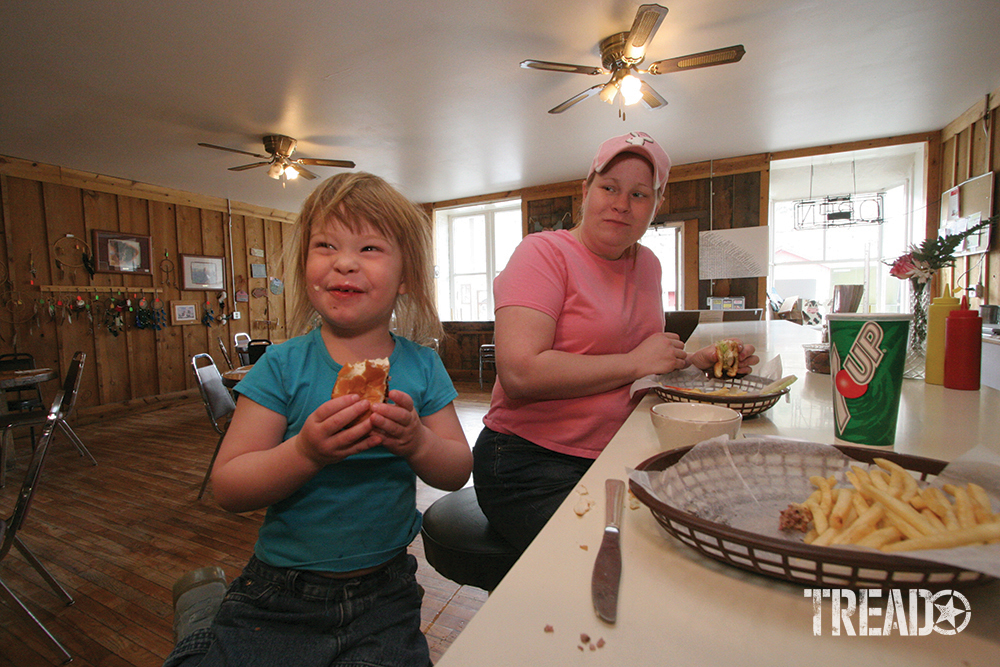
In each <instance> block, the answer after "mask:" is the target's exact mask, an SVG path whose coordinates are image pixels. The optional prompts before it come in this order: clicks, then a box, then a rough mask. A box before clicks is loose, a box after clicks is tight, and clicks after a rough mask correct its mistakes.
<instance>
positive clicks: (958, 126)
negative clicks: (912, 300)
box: [929, 89, 1000, 306]
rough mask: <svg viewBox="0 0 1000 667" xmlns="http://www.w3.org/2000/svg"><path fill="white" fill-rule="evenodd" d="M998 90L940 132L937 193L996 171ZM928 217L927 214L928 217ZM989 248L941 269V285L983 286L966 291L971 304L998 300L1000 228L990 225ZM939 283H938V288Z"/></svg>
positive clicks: (997, 193)
mask: <svg viewBox="0 0 1000 667" xmlns="http://www.w3.org/2000/svg"><path fill="white" fill-rule="evenodd" d="M998 107H1000V89H998V90H995V91H993V93H992V94H990V95H987V96H986V97H985V98H984V100H983V101H982V102H980V103H978V104H976V105H974V106H972V107H971V108H969V110H968V111H966V112H965V113H964V114H962V115H961V116H960V117H959V118H957V119H955V120H954V121H953V122H952V123H951V124H949V125H948V127H946V128H945V129H944V130H943V131H942V132H941V187H940V190H939V195H940V193H944V192H946V191H948V190H949V189H950V188H953V187H955V186H956V185H959V184H960V183H963V182H965V181H967V180H969V179H970V178H975V177H976V176H981V175H983V174H986V173H989V172H992V171H995V170H996V168H997V165H998V164H1000V141H998V140H997V132H996V129H995V128H996V123H997V121H998V120H1000V108H998ZM998 198H1000V179H996V178H995V177H994V192H993V211H992V214H994V215H995V214H996V212H997V211H998V210H1000V209H998V205H997V199H998ZM939 211H940V206H939V207H938V208H937V209H935V210H934V213H935V215H934V216H933V220H934V223H935V226H936V225H937V223H938V222H939V215H938V214H939ZM929 217H930V216H929ZM992 234H993V237H992V239H991V244H990V247H991V250H990V251H989V252H988V253H987V254H986V255H978V256H970V257H961V258H959V259H958V261H957V262H956V263H955V268H954V269H953V270H950V271H949V270H946V271H943V272H942V273H943V275H942V276H941V282H942V284H943V285H948V286H951V287H956V288H959V289H963V290H966V289H967V288H973V289H974V288H975V287H976V286H977V285H982V286H983V289H982V292H981V293H980V294H979V296H976V294H975V292H974V291H967V292H966V293H967V294H968V295H969V296H970V304H971V305H972V306H978V305H981V304H998V303H1000V240H998V239H997V237H998V236H1000V229H998V226H997V225H994V226H993V230H992ZM941 287H942V285H938V286H937V289H938V290H940V289H941Z"/></svg>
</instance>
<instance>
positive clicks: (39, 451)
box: [0, 389, 73, 662]
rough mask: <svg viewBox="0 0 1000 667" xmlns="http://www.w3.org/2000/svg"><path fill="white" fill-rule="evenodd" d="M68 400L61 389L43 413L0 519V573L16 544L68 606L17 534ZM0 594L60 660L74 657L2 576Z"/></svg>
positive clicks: (68, 599)
mask: <svg viewBox="0 0 1000 667" xmlns="http://www.w3.org/2000/svg"><path fill="white" fill-rule="evenodd" d="M67 399H72V396H71V395H69V394H67V392H66V390H65V389H60V390H59V391H58V392H57V393H56V397H55V400H54V401H53V402H52V407H51V408H49V411H48V412H47V413H46V418H45V422H44V424H45V426H44V428H43V429H42V434H41V436H39V438H38V441H37V442H36V443H35V448H34V451H33V452H32V454H31V461H30V462H29V463H28V471H27V473H25V476H24V481H23V482H22V484H21V492H20V494H19V495H18V497H17V503H16V504H15V505H14V511H13V513H12V514H11V515H10V517H8V518H6V519H0V575H2V574H3V564H4V560H5V559H6V558H7V555H8V554H9V553H10V550H11V547H17V550H18V551H19V552H21V555H22V556H23V557H24V559H25V560H26V561H28V564H29V565H31V567H32V568H34V569H35V571H36V572H38V574H39V575H40V576H41V577H42V579H44V580H45V581H46V583H48V584H49V586H51V587H52V590H53V591H54V592H55V593H56V594H57V595H59V596H60V597H61V598H62V599H63V600H65V601H66V604H67V605H71V604H73V598H72V596H70V594H69V593H67V592H66V589H64V588H63V587H62V586H61V585H60V584H59V582H58V581H56V579H55V577H53V576H52V574H51V573H50V572H49V571H48V570H47V569H46V568H45V566H44V565H42V563H41V561H39V560H38V558H37V557H36V556H35V555H34V554H33V553H32V552H31V550H30V549H28V547H27V545H25V543H24V541H23V540H22V539H21V537H20V536H19V535H18V533H19V532H20V530H21V529H22V528H23V527H24V522H25V520H26V519H27V517H28V510H29V509H30V507H31V500H32V498H33V497H34V495H35V491H37V489H38V479H39V476H40V475H41V472H42V467H43V466H44V464H45V458H46V455H47V454H48V451H49V443H51V441H52V435H53V433H54V432H55V430H56V425H57V424H59V423H60V422H62V421H63V420H64V419H65V417H66V411H65V407H66V406H67V405H70V404H71V403H72V401H71V400H67ZM0 593H2V594H3V597H5V598H6V599H7V600H9V601H10V602H11V603H12V605H11V606H12V608H13V609H14V611H15V612H16V613H18V614H20V615H21V616H22V617H23V618H24V619H25V620H27V621H28V622H30V623H33V624H34V625H36V626H37V627H38V628H39V629H40V630H41V631H42V632H43V633H44V634H45V636H46V637H48V639H49V641H50V642H52V645H53V646H54V647H55V648H56V650H58V651H59V653H60V654H62V656H63V657H64V658H65V659H64V661H63V662H69V661H70V660H72V659H73V656H71V655H70V653H69V651H67V650H66V647H64V646H63V645H62V644H61V643H60V642H59V640H58V639H56V638H55V636H54V635H53V634H52V633H51V632H49V630H48V628H46V627H45V626H44V625H43V624H42V622H41V621H40V620H38V617H36V616H35V615H34V614H33V613H32V612H31V610H30V609H28V607H26V606H25V604H24V602H22V601H21V599H20V598H19V597H17V595H15V594H14V591H12V590H11V589H10V587H9V586H8V585H7V582H5V581H4V580H3V577H2V576H0Z"/></svg>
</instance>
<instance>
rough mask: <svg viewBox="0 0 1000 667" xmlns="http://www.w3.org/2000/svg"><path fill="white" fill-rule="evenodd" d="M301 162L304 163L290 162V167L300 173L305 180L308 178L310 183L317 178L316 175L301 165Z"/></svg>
mask: <svg viewBox="0 0 1000 667" xmlns="http://www.w3.org/2000/svg"><path fill="white" fill-rule="evenodd" d="M299 162H302V160H295V161H294V162H289V163H288V166H289V167H291V168H292V169H294V170H295V171H297V172H299V176H301V177H303V178H308V179H309V180H310V181H311V180H313V179H315V178H317V176H316V174H314V173H312V172H311V171H309V170H308V169H306V168H305V167H303V166H302V165H301V164H299Z"/></svg>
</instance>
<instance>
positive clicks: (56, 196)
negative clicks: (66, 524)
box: [0, 91, 1000, 418]
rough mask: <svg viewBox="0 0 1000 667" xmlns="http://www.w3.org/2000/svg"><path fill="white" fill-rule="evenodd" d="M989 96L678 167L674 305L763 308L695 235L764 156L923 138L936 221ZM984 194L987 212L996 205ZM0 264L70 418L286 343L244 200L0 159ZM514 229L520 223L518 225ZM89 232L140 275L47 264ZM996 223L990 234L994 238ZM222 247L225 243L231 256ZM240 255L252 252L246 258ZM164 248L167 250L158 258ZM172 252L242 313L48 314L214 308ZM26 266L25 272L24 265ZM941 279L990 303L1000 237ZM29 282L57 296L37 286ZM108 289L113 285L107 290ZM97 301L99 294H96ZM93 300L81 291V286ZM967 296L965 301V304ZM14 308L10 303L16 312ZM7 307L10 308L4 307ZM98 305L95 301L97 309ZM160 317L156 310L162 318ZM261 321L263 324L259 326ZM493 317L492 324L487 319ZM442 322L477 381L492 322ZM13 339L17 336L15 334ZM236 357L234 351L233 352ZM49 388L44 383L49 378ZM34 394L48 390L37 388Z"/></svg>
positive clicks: (984, 122)
mask: <svg viewBox="0 0 1000 667" xmlns="http://www.w3.org/2000/svg"><path fill="white" fill-rule="evenodd" d="M998 106H1000V91H994V92H993V93H992V94H991V95H989V96H987V97H986V99H985V100H984V102H983V103H980V104H977V105H974V106H973V107H972V108H970V109H969V111H967V112H966V113H965V114H963V115H962V116H961V117H960V118H957V119H956V120H955V121H954V122H953V123H951V124H950V125H949V126H948V127H946V128H944V129H943V130H942V131H940V132H931V133H926V134H921V135H910V136H905V137H894V138H885V139H871V140H867V141H860V142H855V143H852V144H848V145H838V146H818V147H812V148H804V149H799V150H793V151H785V152H782V153H780V154H773V155H749V156H741V157H735V158H727V159H722V160H713V161H711V162H702V163H696V164H688V165H677V166H675V167H673V169H672V170H671V173H670V182H669V183H668V186H667V192H666V197H665V200H664V204H663V206H662V207H661V209H660V211H659V213H658V215H659V217H660V218H661V219H664V220H670V221H678V222H683V223H684V231H683V237H684V258H685V260H684V267H683V275H684V285H685V288H684V295H683V302H682V303H681V304H679V307H681V308H687V309H695V308H704V304H705V300H706V298H707V297H708V296H710V295H713V296H744V297H746V305H747V307H748V308H758V307H763V306H764V305H766V300H765V290H766V279H765V278H751V279H736V280H716V281H702V280H699V279H698V233H699V232H701V231H706V230H709V229H735V228H742V227H754V226H760V225H766V224H767V215H768V206H767V200H768V188H769V164H770V161H771V160H772V159H785V158H790V157H802V156H806V155H821V154H824V153H835V152H842V151H845V150H857V149H861V148H871V147H874V146H880V145H883V146H884V145H893V144H898V143H912V142H914V141H926V142H927V143H928V146H929V148H930V150H929V154H930V157H929V159H928V164H927V174H928V195H927V206H928V210H930V211H933V213H932V214H931V215H928V231H929V233H933V232H934V231H935V230H936V226H937V215H936V212H937V211H938V210H939V206H940V197H941V193H942V192H944V191H945V190H947V189H948V188H950V187H952V186H954V185H956V184H958V183H961V182H963V181H965V180H967V179H969V178H971V177H974V176H978V175H980V174H983V173H986V172H988V171H992V170H993V169H994V168H995V165H996V163H997V161H998V159H1000V142H998V141H997V140H996V137H995V134H996V133H995V131H994V127H995V125H996V121H997V120H1000V118H998V115H1000V111H998ZM565 196H571V197H572V198H573V215H574V217H576V216H577V215H578V214H579V206H580V198H581V190H580V181H578V180H577V181H568V182H564V183H555V184H549V185H543V186H538V187H532V188H525V189H523V190H519V191H510V192H503V193H494V194H485V195H481V196H479V197H476V198H473V199H465V200H461V201H450V202H434V203H427V204H424V208H425V209H426V210H427V211H428V212H432V211H433V209H435V208H443V207H447V206H454V205H466V204H472V203H476V202H479V201H492V200H497V199H505V198H511V197H521V199H522V206H523V207H524V210H525V211H526V210H527V202H528V201H533V200H537V199H545V198H551V197H565ZM996 197H997V195H995V196H994V210H996ZM0 200H2V201H0V203H2V209H0V225H2V234H0V259H2V261H3V268H6V269H7V270H6V272H2V271H0V274H2V273H6V275H7V282H6V284H3V285H0V351H4V352H6V351H11V350H13V348H14V343H15V340H16V344H17V349H18V350H20V351H24V352H30V353H31V354H33V355H34V356H35V359H36V363H38V364H39V365H46V366H54V367H57V368H59V369H60V370H65V368H66V367H67V365H68V363H69V360H70V359H71V357H72V355H73V352H75V351H76V350H84V351H85V352H87V353H88V364H87V367H86V369H85V374H84V380H83V385H82V388H81V395H80V403H79V406H80V407H79V410H80V414H81V415H83V416H87V415H91V418H99V417H103V416H106V415H111V414H114V413H115V411H117V410H120V409H122V408H123V407H131V406H135V405H139V406H142V405H146V404H150V403H156V402H158V401H162V400H164V399H165V398H170V397H175V396H190V395H191V394H192V391H193V389H194V380H193V376H192V373H191V371H190V367H189V361H190V359H191V356H192V355H194V354H196V353H198V352H208V353H210V354H212V355H213V357H215V359H216V363H217V364H219V365H220V366H222V365H223V364H224V362H223V359H222V355H221V352H220V350H219V345H218V338H220V337H221V338H222V340H223V341H224V342H225V343H226V345H227V347H228V348H229V350H230V354H231V355H233V354H234V351H233V349H232V342H233V336H234V334H235V333H237V332H247V333H249V334H250V335H251V337H253V338H265V337H268V338H271V339H272V340H274V339H283V338H285V337H286V330H285V326H286V322H285V298H284V295H276V294H272V293H271V291H270V290H269V289H268V280H267V279H265V278H256V279H252V278H249V271H250V264H251V263H261V262H263V263H265V264H266V265H267V274H268V276H275V277H278V278H281V277H282V274H283V271H282V269H281V267H280V257H281V249H282V247H283V242H284V240H285V239H286V238H287V235H288V234H289V233H290V231H291V225H290V224H288V223H290V222H292V221H293V219H294V214H292V213H289V212H286V211H277V210H269V209H263V208H259V207H254V206H250V205H246V204H242V203H239V202H229V201H227V200H223V199H218V198H213V197H207V196H201V195H196V194H190V193H182V192H176V191H172V190H167V189H165V188H159V187H156V186H151V185H147V184H143V183H136V182H132V181H125V180H122V179H114V178H110V177H106V176H101V175H97V174H86V173H82V172H76V171H73V170H67V169H62V168H60V167H54V166H49V165H42V164H37V163H30V162H25V161H23V160H17V159H12V158H4V157H2V156H0ZM525 224H526V222H525ZM94 229H102V230H109V231H118V232H127V233H132V234H137V235H148V236H150V237H151V242H152V265H153V272H152V275H149V276H145V275H127V274H102V273H99V274H97V275H96V276H94V277H93V278H90V277H89V275H88V274H86V273H85V272H84V271H83V270H82V269H76V270H75V271H72V270H66V269H65V268H60V267H59V266H58V265H57V263H56V261H55V258H54V257H53V253H52V244H53V243H54V242H55V241H56V240H58V239H60V238H63V237H65V236H66V235H67V234H73V235H74V236H76V237H79V238H82V239H84V240H87V241H88V243H89V240H90V233H91V231H92V230H94ZM996 233H997V230H996V229H994V234H996ZM230 248H231V250H230ZM251 249H259V250H262V251H263V252H264V257H263V258H258V257H254V256H251V254H250V252H251ZM164 253H166V255H165V254H164ZM181 254H198V255H215V256H220V255H221V256H224V257H225V258H226V270H227V292H228V301H227V305H228V307H229V309H230V310H231V309H233V308H237V309H238V310H239V311H240V314H241V316H242V317H241V319H239V320H229V321H228V322H226V323H218V322H216V323H213V324H212V325H211V326H204V325H201V324H198V325H187V326H173V325H170V324H169V323H168V324H167V325H166V326H164V327H163V328H162V329H161V330H159V331H156V330H151V329H136V328H134V326H132V327H128V328H126V329H125V330H124V331H123V332H122V333H121V334H120V335H118V336H115V335H113V334H112V333H111V332H110V331H109V330H108V328H107V327H105V326H102V324H101V323H100V322H96V321H95V322H93V323H91V322H90V321H89V319H88V318H87V317H86V314H85V313H72V315H73V319H72V322H71V321H69V318H68V317H66V314H65V313H63V311H62V310H61V309H60V308H56V312H55V315H54V316H50V315H49V313H48V306H49V299H50V298H51V300H52V301H53V302H54V301H56V300H59V299H63V300H65V299H69V298H71V297H75V296H76V295H77V290H76V289H75V288H78V287H81V286H96V287H100V288H112V289H115V290H116V291H115V292H114V293H112V294H111V295H112V296H115V297H127V296H129V295H130V290H132V294H135V295H136V296H138V292H136V290H138V289H143V288H145V289H159V290H161V291H160V292H158V293H157V294H156V295H157V296H159V298H160V299H161V301H162V303H163V305H164V309H165V310H168V306H169V302H170V301H173V300H185V301H196V302H199V303H204V302H206V301H207V302H208V304H209V305H210V307H211V308H213V310H214V311H215V313H216V314H219V306H218V303H217V301H216V299H215V296H216V293H209V292H197V291H195V292H185V291H181V290H179V289H178V287H177V272H176V270H175V271H174V273H173V275H172V276H170V277H169V281H168V280H167V277H166V276H165V275H164V274H163V272H161V271H160V270H159V266H160V262H161V261H162V260H163V259H169V260H171V261H172V262H173V263H174V266H175V267H177V266H178V265H179V263H180V262H179V256H180V255H181ZM32 267H34V269H35V274H34V275H33V276H32V274H31V272H30V270H31V268H32ZM234 276H240V277H242V278H243V283H242V284H241V285H237V286H236V287H237V288H242V289H244V290H246V291H247V292H252V291H253V290H254V288H261V289H262V290H263V292H264V296H261V297H250V299H249V301H248V302H246V303H236V301H235V295H234V289H233V277H234ZM942 280H946V281H948V282H950V283H953V284H954V283H956V282H957V283H959V284H960V285H959V286H962V287H965V286H975V285H977V284H980V283H981V284H982V285H983V288H984V289H983V294H982V298H981V300H980V301H979V302H982V303H998V302H1000V244H998V243H997V242H996V241H994V242H993V250H991V251H990V252H989V253H988V254H987V255H986V256H984V257H983V256H980V257H974V258H970V259H960V260H959V263H958V265H957V266H956V270H955V271H954V272H944V275H943V276H942ZM42 285H58V286H62V287H65V290H61V291H56V292H51V293H44V292H42V291H41V289H40V286H42ZM117 288H121V291H120V293H119V292H118V291H117ZM99 296H100V297H101V298H102V299H105V300H106V299H107V296H109V295H108V294H107V293H105V294H100V295H99ZM12 297H13V298H14V300H18V299H19V300H21V301H23V302H25V303H28V304H31V306H32V311H33V310H34V305H35V304H37V305H38V310H39V314H38V315H37V316H35V315H34V314H32V316H31V317H29V318H26V319H23V321H22V315H21V313H22V312H23V308H21V307H17V306H13V307H12V306H11V305H10V303H11V300H12ZM84 297H85V298H87V299H93V298H94V295H93V294H84ZM979 302H974V305H975V304H976V303H979ZM19 308H20V309H21V310H19ZM11 310H17V311H18V313H17V314H11V312H10V311H11ZM98 310H100V307H98ZM168 320H169V314H168ZM268 323H270V326H269V325H268ZM490 324H492V323H490ZM467 328H468V327H464V328H463V327H457V328H456V326H451V327H450V328H449V330H448V334H447V336H446V338H445V340H443V341H442V342H441V348H440V349H441V354H442V357H443V358H444V359H445V365H446V367H447V368H448V369H449V371H450V372H452V373H453V374H454V376H455V377H456V378H457V379H474V378H475V377H477V376H478V349H479V344H480V343H482V342H487V341H486V339H487V338H488V337H491V335H492V334H491V327H487V328H477V329H474V330H468V331H466V329H467ZM15 335H16V339H15ZM234 359H235V357H234ZM50 384H54V383H50ZM45 389H46V392H47V398H48V397H51V395H52V394H53V393H54V391H55V387H52V386H47V387H45Z"/></svg>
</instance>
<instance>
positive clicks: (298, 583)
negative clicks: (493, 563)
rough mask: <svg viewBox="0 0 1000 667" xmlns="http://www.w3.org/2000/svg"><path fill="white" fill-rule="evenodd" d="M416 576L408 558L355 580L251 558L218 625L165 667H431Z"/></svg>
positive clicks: (187, 643) (182, 647) (184, 642)
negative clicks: (321, 666)
mask: <svg viewBox="0 0 1000 667" xmlns="http://www.w3.org/2000/svg"><path fill="white" fill-rule="evenodd" d="M416 571H417V561H416V559H415V558H414V557H413V556H411V555H409V554H407V553H401V554H400V555H399V556H396V557H395V558H393V559H392V560H391V561H389V563H388V564H386V565H385V566H384V567H382V568H381V569H379V570H378V571H376V572H372V573H370V574H367V575H364V576H361V577H356V578H353V579H332V578H329V577H324V576H322V575H318V574H315V573H312V572H305V571H302V570H291V569H287V568H280V567H272V566H270V565H267V564H265V563H263V562H261V561H260V560H258V559H257V558H256V557H255V556H254V557H251V559H250V562H249V563H248V564H247V566H246V568H245V569H244V570H243V574H242V575H240V576H239V577H238V578H237V579H236V580H235V581H234V582H233V583H232V585H231V586H230V587H229V591H228V592H227V593H226V597H225V600H224V601H223V603H222V606H221V607H220V608H219V612H218V614H216V617H215V621H214V622H213V623H212V627H211V628H208V629H204V630H196V631H195V632H193V633H191V634H190V635H188V636H187V637H185V638H182V639H181V641H180V642H178V644H177V646H175V647H174V650H173V652H171V654H170V655H169V656H168V657H167V660H166V662H165V663H164V667H181V666H183V667H194V666H196V665H197V666H198V667H216V666H222V665H227V666H230V667H255V666H257V667H274V666H277V665H295V666H296V667H309V666H312V665H315V666H319V665H324V666H326V665H340V666H344V667H373V666H382V665H384V666H386V667H389V666H392V667H396V666H399V665H413V666H419V667H428V666H429V665H430V664H431V661H430V653H429V651H428V648H427V640H426V638H425V637H424V635H423V633H421V632H420V605H421V602H422V599H423V594H424V591H423V588H421V586H420V584H418V583H417V580H416V577H415V574H416Z"/></svg>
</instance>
